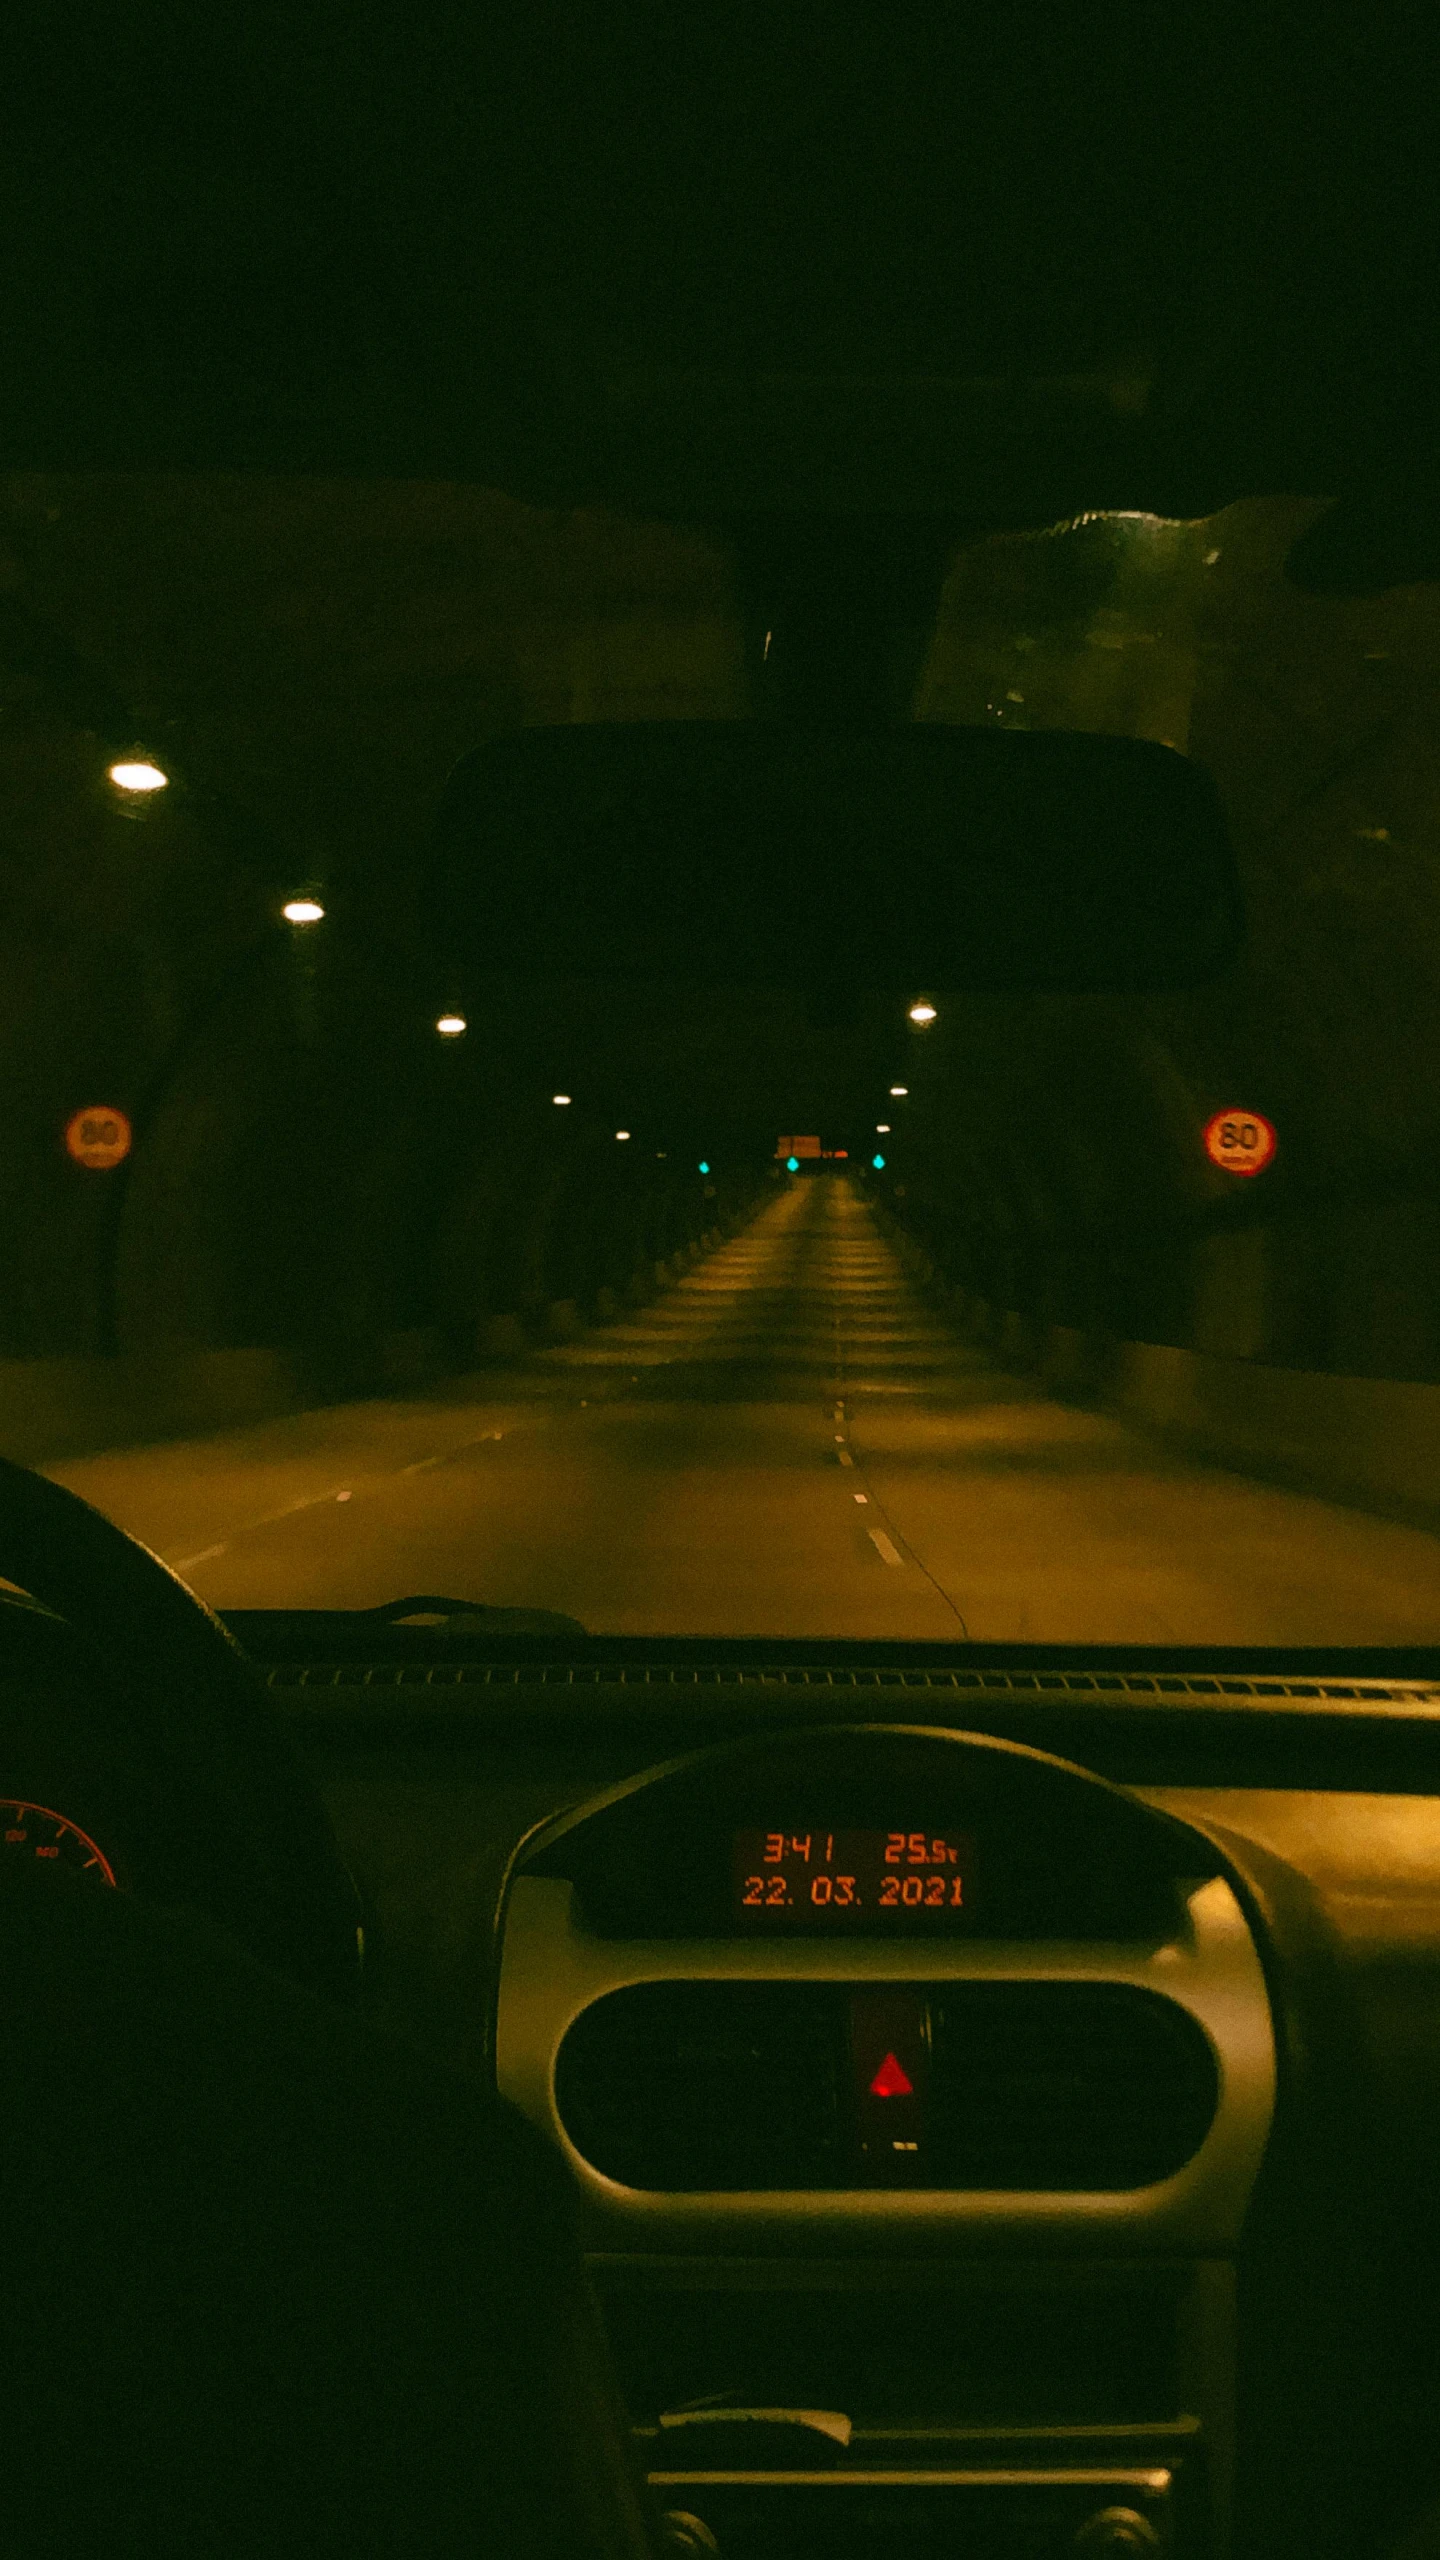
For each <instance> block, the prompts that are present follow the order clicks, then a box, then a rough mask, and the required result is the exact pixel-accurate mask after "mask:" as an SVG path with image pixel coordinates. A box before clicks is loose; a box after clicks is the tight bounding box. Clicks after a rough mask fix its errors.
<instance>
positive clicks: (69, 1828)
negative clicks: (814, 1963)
mask: <svg viewBox="0 0 1440 2560" xmlns="http://www.w3.org/2000/svg"><path fill="white" fill-rule="evenodd" d="M0 1842H3V1848H4V1854H5V1856H6V1857H7V1858H36V1859H40V1860H42V1861H44V1862H45V1863H46V1864H50V1863H52V1862H53V1863H54V1864H56V1865H59V1866H66V1867H80V1868H82V1869H83V1870H84V1871H85V1873H86V1874H89V1875H98V1876H100V1877H101V1878H102V1879H103V1880H104V1882H105V1883H106V1884H114V1882H115V1870H114V1868H113V1867H112V1866H111V1864H110V1861H109V1859H108V1858H107V1857H106V1855H105V1852H104V1850H103V1849H101V1848H99V1847H98V1846H97V1844H96V1843H95V1841H93V1840H92V1839H91V1837H90V1834H89V1832H88V1831H82V1830H81V1828H80V1825H79V1823H78V1822H71V1821H70V1819H69V1817H68V1816H67V1815H65V1814H63V1813H55V1812H53V1811H52V1809H51V1807H50V1806H49V1805H45V1804H27V1803H26V1802H25V1801H24V1800H23V1798H20V1797H17V1796H9V1797H5V1796H0Z"/></svg>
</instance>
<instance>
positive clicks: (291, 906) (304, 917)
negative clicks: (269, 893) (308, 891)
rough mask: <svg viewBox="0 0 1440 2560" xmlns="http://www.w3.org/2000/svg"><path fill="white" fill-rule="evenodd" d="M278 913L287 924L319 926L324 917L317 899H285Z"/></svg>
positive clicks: (322, 909) (323, 911)
mask: <svg viewBox="0 0 1440 2560" xmlns="http://www.w3.org/2000/svg"><path fill="white" fill-rule="evenodd" d="M280 912H281V914H282V915H283V917H284V918H285V921H286V923H287V924H320V923H322V922H323V920H324V915H325V910H324V908H323V907H322V906H321V904H320V901H319V899H318V898H287V900H286V902H285V904H284V906H283V907H282V908H281V910H280Z"/></svg>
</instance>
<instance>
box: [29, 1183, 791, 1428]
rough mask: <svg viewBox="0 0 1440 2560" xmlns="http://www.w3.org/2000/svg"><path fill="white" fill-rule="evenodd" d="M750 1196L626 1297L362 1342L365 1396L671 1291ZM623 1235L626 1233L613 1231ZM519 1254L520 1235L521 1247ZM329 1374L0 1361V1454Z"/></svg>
mask: <svg viewBox="0 0 1440 2560" xmlns="http://www.w3.org/2000/svg"><path fill="white" fill-rule="evenodd" d="M759 1206H760V1200H759V1196H758V1193H751V1192H750V1191H749V1190H748V1189H747V1188H746V1187H744V1186H741V1185H739V1184H736V1185H734V1186H732V1189H731V1198H730V1201H729V1205H728V1206H727V1207H726V1208H725V1209H724V1210H723V1211H722V1212H717V1211H716V1209H715V1207H714V1204H711V1220H710V1223H709V1224H707V1225H706V1226H705V1227H704V1228H703V1229H701V1230H700V1231H699V1232H698V1233H697V1234H696V1235H695V1236H694V1237H693V1238H692V1239H691V1240H689V1241H688V1242H687V1243H685V1244H684V1245H680V1246H677V1247H676V1248H675V1249H674V1251H673V1252H672V1253H671V1254H670V1255H669V1257H668V1258H667V1259H665V1260H663V1261H652V1262H650V1263H649V1264H648V1265H647V1266H643V1267H642V1268H641V1269H640V1270H639V1271H638V1272H637V1273H636V1274H635V1275H634V1276H633V1277H632V1280H631V1282H630V1285H629V1288H628V1290H627V1293H626V1296H625V1298H624V1299H622V1298H620V1297H619V1296H618V1295H617V1294H616V1293H615V1292H613V1291H611V1292H608V1293H607V1292H606V1290H605V1289H604V1288H603V1286H602V1287H601V1288H599V1289H598V1290H597V1291H596V1292H595V1293H594V1295H593V1296H592V1297H591V1298H589V1299H588V1300H580V1299H573V1298H572V1299H570V1300H568V1301H567V1300H561V1301H558V1302H552V1303H551V1304H550V1305H549V1306H548V1307H545V1308H543V1309H539V1310H535V1311H534V1313H533V1321H532V1322H531V1323H530V1324H527V1323H526V1322H525V1321H524V1320H523V1319H522V1318H521V1317H519V1316H517V1315H515V1314H513V1313H501V1314H496V1315H492V1316H489V1317H487V1318H478V1319H476V1320H475V1322H474V1324H473V1326H472V1327H471V1329H470V1340H469V1350H468V1356H457V1351H456V1346H455V1343H454V1340H453V1336H449V1335H447V1330H446V1328H445V1326H444V1325H443V1324H433V1325H421V1326H414V1327H410V1328H408V1329H407V1328H400V1329H397V1330H395V1331H392V1332H391V1333H389V1334H382V1335H377V1336H376V1337H375V1339H374V1340H373V1341H372V1342H371V1343H370V1344H369V1345H368V1346H367V1347H366V1351H367V1356H366V1358H365V1361H364V1377H363V1383H361V1384H360V1385H359V1386H358V1387H356V1385H355V1383H354V1380H353V1377H352V1382H351V1392H359V1393H362V1394H369V1395H382V1394H385V1393H386V1392H390V1393H397V1392H404V1391H406V1390H416V1391H422V1392H423V1391H427V1390H428V1391H431V1392H434V1391H435V1390H437V1389H443V1388H444V1387H445V1386H446V1384H447V1382H449V1383H450V1384H452V1385H458V1383H459V1381H460V1380H461V1379H462V1378H472V1377H473V1376H474V1375H475V1373H476V1372H477V1371H479V1370H486V1369H492V1368H503V1364H504V1362H505V1361H506V1360H507V1359H515V1358H522V1357H524V1355H525V1354H526V1353H527V1352H529V1351H530V1350H532V1349H534V1348H536V1347H537V1346H539V1345H542V1344H544V1343H546V1342H553V1341H561V1340H568V1339H573V1338H575V1337H576V1336H578V1335H581V1334H583V1333H585V1332H586V1331H587V1330H589V1329H590V1327H591V1326H592V1325H604V1324H606V1323H609V1322H612V1321H614V1320H615V1318H617V1317H618V1316H620V1315H621V1314H623V1313H624V1312H625V1310H626V1308H627V1306H628V1307H634V1306H638V1305H642V1304H645V1303H646V1302H648V1301H649V1300H651V1299H653V1298H655V1297H657V1296H659V1295H660V1294H661V1293H662V1292H663V1291H664V1290H665V1289H668V1288H671V1287H673V1286H674V1284H675V1281H676V1279H677V1278H678V1277H680V1276H681V1274H683V1273H684V1272H685V1271H687V1270H689V1269H691V1268H693V1267H694V1265H695V1264H696V1263H698V1262H700V1261H702V1260H703V1259H704V1258H705V1256H706V1255H707V1254H709V1253H711V1252H713V1251H714V1250H715V1248H716V1247H717V1246H718V1245H720V1244H723V1243H724V1242H725V1241H726V1240H727V1239H728V1238H729V1237H730V1236H732V1235H735V1234H738V1233H739V1232H740V1230H741V1229H742V1228H743V1227H744V1226H745V1225H746V1224H747V1223H748V1220H749V1218H750V1217H752V1216H753V1215H754V1214H755V1212H756V1210H757V1209H758V1207H759ZM621 1233H622V1237H623V1234H624V1229H623V1227H622V1230H621ZM519 1250H520V1251H521V1252H523V1250H524V1247H523V1240H522V1243H521V1245H520V1247H519ZM334 1392H335V1385H334V1379H333V1376H332V1375H327V1374H326V1373H325V1371H324V1369H323V1368H322V1369H321V1370H319V1371H318V1372H317V1368H316V1364H315V1362H314V1360H313V1357H310V1356H307V1354H306V1353H305V1352H302V1351H296V1350H279V1349H273V1348H264V1347H249V1348H243V1347H233V1348H229V1349H212V1350H185V1349H170V1350H164V1349H161V1350H151V1351H134V1352H121V1353H118V1354H112V1355H109V1356H104V1355H92V1356H89V1357H77V1358H55V1359H38V1360H0V1457H6V1458H11V1459H15V1460H18V1461H19V1462H20V1463H21V1464H23V1465H38V1464H43V1463H45V1462H47V1461H49V1460H52V1459H59V1458H68V1457H82V1456H87V1455H91V1454H93V1453H95V1452H97V1451H99V1450H102V1449H113V1448H123V1447H127V1446H133V1445H136V1444H143V1443H147V1442H153V1441H161V1440H174V1439H190V1438H195V1437H198V1436H200V1435H202V1434H204V1433H206V1432H210V1431H219V1430H225V1429H234V1428H239V1427H241V1426H243V1425H244V1424H246V1423H251V1422H263V1421H267V1420H273V1419H275V1418H277V1417H278V1416H280V1415H283V1414H287V1413H298V1412H303V1411H305V1410H306V1409H308V1408H313V1407H314V1406H316V1405H318V1404H323V1403H326V1402H328V1401H330V1400H331V1398H332V1396H333V1394H334Z"/></svg>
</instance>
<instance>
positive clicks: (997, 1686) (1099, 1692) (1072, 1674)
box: [237, 1613, 1440, 1707]
mask: <svg viewBox="0 0 1440 2560" xmlns="http://www.w3.org/2000/svg"><path fill="white" fill-rule="evenodd" d="M237 1617H238V1613H237ZM265 1681H266V1686H267V1687H268V1688H271V1689H304V1690H307V1691H309V1692H311V1693H314V1692H315V1691H317V1690H348V1689H365V1690H369V1691H371V1692H372V1693H374V1692H383V1691H385V1690H389V1689H408V1690H417V1689H424V1690H429V1691H431V1692H437V1691H438V1692H443V1691H447V1690H455V1689H500V1690H504V1689H634V1690H641V1689H644V1690H674V1689H685V1690H690V1689H764V1690H774V1689H799V1690H807V1689H808V1690H834V1691H856V1692H859V1693H861V1694H862V1695H863V1694H864V1693H866V1692H869V1693H871V1694H872V1695H875V1694H876V1693H883V1692H900V1693H902V1694H903V1693H913V1692H915V1691H925V1690H928V1691H931V1692H934V1693H936V1694H943V1695H951V1696H956V1697H965V1698H973V1699H979V1698H981V1697H1010V1698H1020V1699H1031V1698H1044V1699H1047V1700H1056V1699H1063V1698H1080V1699H1084V1700H1087V1701H1089V1700H1091V1699H1096V1700H1100V1701H1101V1702H1103V1703H1107V1704H1108V1703H1110V1702H1112V1701H1114V1702H1118V1701H1119V1700H1121V1699H1124V1698H1166V1699H1169V1698H1197V1699H1208V1700H1212V1701H1216V1702H1218V1701H1221V1700H1223V1699H1226V1698H1239V1699H1255V1698H1269V1699H1310V1698H1317V1699H1336V1700H1340V1701H1343V1702H1347V1703H1355V1704H1358V1705H1362V1706H1369V1707H1374V1706H1403V1707H1437V1706H1440V1686H1437V1685H1436V1683H1435V1682H1434V1681H1433V1680H1430V1681H1418V1680H1376V1679H1361V1678H1356V1679H1348V1680H1347V1679H1329V1678H1327V1679H1302V1678H1299V1677H1290V1676H1278V1677H1273V1678H1268V1679H1267V1678H1264V1677H1260V1676H1254V1677H1247V1676H1243V1675H1236V1676H1234V1677H1231V1676H1229V1675H1228V1674H1218V1673H1217V1674H1209V1673H1204V1674H1202V1673H1200V1672H1183V1673H1181V1672H1177V1673H1169V1672H1152V1671H1145V1672H1141V1671H1113V1672H1106V1671H1003V1670H997V1671H961V1670H949V1669H946V1668H945V1667H944V1666H940V1667H935V1666H930V1667H927V1668H925V1669H923V1670H913V1671H912V1670H905V1671H895V1670H883V1669H876V1668H872V1667H869V1666H866V1665H863V1664H862V1665H859V1666H857V1667H856V1668H855V1669H854V1670H849V1669H839V1668H836V1667H835V1666H834V1665H832V1664H825V1663H813V1664H811V1663H801V1664H796V1663H793V1662H785V1663H748V1662H747V1663H734V1662H724V1663H720V1662H683V1663H682V1662H620V1661H616V1662H610V1661H606V1662H543V1661H529V1662H468V1661H467V1662H460V1661H452V1662H425V1661H414V1662H277V1663H273V1664H271V1665H270V1666H269V1667H268V1668H267V1670H266V1672H265ZM877 1703H878V1700H877Z"/></svg>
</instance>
